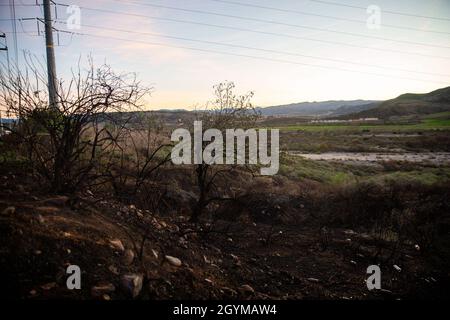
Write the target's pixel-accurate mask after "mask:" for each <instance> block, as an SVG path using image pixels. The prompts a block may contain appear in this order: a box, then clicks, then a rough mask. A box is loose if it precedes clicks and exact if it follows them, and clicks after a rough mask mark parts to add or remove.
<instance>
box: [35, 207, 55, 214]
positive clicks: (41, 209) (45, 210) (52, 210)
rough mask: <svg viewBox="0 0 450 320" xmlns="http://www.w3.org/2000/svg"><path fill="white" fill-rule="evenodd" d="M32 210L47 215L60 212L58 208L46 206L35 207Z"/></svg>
mask: <svg viewBox="0 0 450 320" xmlns="http://www.w3.org/2000/svg"><path fill="white" fill-rule="evenodd" d="M34 210H36V211H38V212H40V213H47V214H52V213H57V212H59V211H60V210H59V208H57V207H48V206H45V207H36V208H34Z"/></svg>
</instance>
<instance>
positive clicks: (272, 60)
mask: <svg viewBox="0 0 450 320" xmlns="http://www.w3.org/2000/svg"><path fill="white" fill-rule="evenodd" d="M59 31H60V32H63V33H68V34H74V35H81V36H89V37H94V38H102V39H113V40H118V41H126V42H133V43H142V44H148V45H152V46H160V47H169V48H176V49H185V50H192V51H199V52H206V53H215V54H220V55H228V56H235V57H243V58H249V59H256V60H263V61H271V62H278V63H284V64H292V65H300V66H307V67H313V68H320V69H326V70H330V69H333V70H337V71H344V72H352V73H359V74H369V75H373V76H378V77H384V78H394V79H402V80H412V81H419V82H427V83H430V82H432V83H439V84H448V83H447V82H444V81H435V80H424V79H417V78H409V77H403V76H395V75H387V74H382V73H374V72H366V71H359V70H352V69H346V68H340V67H334V66H324V65H319V64H309V63H303V62H297V61H291V60H284V59H275V58H267V57H261V56H253V55H247V54H240V53H232V52H225V51H219V50H212V49H202V48H195V47H187V46H180V45H171V44H166V43H159V42H149V41H143V40H131V39H125V38H119V37H112V36H105V35H96V34H90V33H80V32H72V31H65V30H59Z"/></svg>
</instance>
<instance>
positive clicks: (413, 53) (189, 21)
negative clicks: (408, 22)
mask: <svg viewBox="0 0 450 320" xmlns="http://www.w3.org/2000/svg"><path fill="white" fill-rule="evenodd" d="M57 5H59V6H63V7H68V6H69V5H67V4H63V3H57ZM79 7H80V9H83V10H89V11H94V12H103V13H110V14H116V15H123V16H131V17H138V18H146V19H153V20H159V21H167V22H176V23H185V24H192V25H200V26H206V27H214V28H220V29H228V30H235V31H243V32H250V33H256V34H263V35H270V36H278V37H284V38H290V39H297V40H306V41H313V42H319V43H327V44H332V45H340V46H347V47H351V48H360V49H367V50H373V51H380V52H391V53H399V54H406V55H412V56H421V57H426V58H435V59H444V60H450V57H444V56H436V55H429V54H424V53H417V52H409V51H403V50H395V49H385V48H374V47H370V46H363V45H357V44H350V43H345V42H340V41H333V40H322V39H316V38H310V37H303V36H294V35H289V34H283V33H277V32H269V31H259V30H253V29H247V28H240V27H233V26H225V25H219V24H211V23H203V22H197V21H191V20H182V19H173V18H164V17H155V16H149V15H143V14H137V13H124V12H118V11H114V10H109V9H100V8H92V7H85V6H79Z"/></svg>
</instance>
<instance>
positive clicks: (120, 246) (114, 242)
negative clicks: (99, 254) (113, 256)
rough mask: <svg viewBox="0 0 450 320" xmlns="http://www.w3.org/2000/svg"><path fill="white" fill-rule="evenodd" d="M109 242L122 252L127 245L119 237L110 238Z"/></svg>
mask: <svg viewBox="0 0 450 320" xmlns="http://www.w3.org/2000/svg"><path fill="white" fill-rule="evenodd" d="M109 243H110V245H111V247H112V248H113V249H115V250H118V251H122V252H123V251H125V247H124V246H123V243H122V241H120V240H119V239H114V240H109Z"/></svg>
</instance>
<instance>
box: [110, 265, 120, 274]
mask: <svg viewBox="0 0 450 320" xmlns="http://www.w3.org/2000/svg"><path fill="white" fill-rule="evenodd" d="M108 270H109V271H111V272H112V273H114V274H115V275H118V274H119V270H118V269H117V267H116V266H113V265H110V266H109V267H108Z"/></svg>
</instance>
